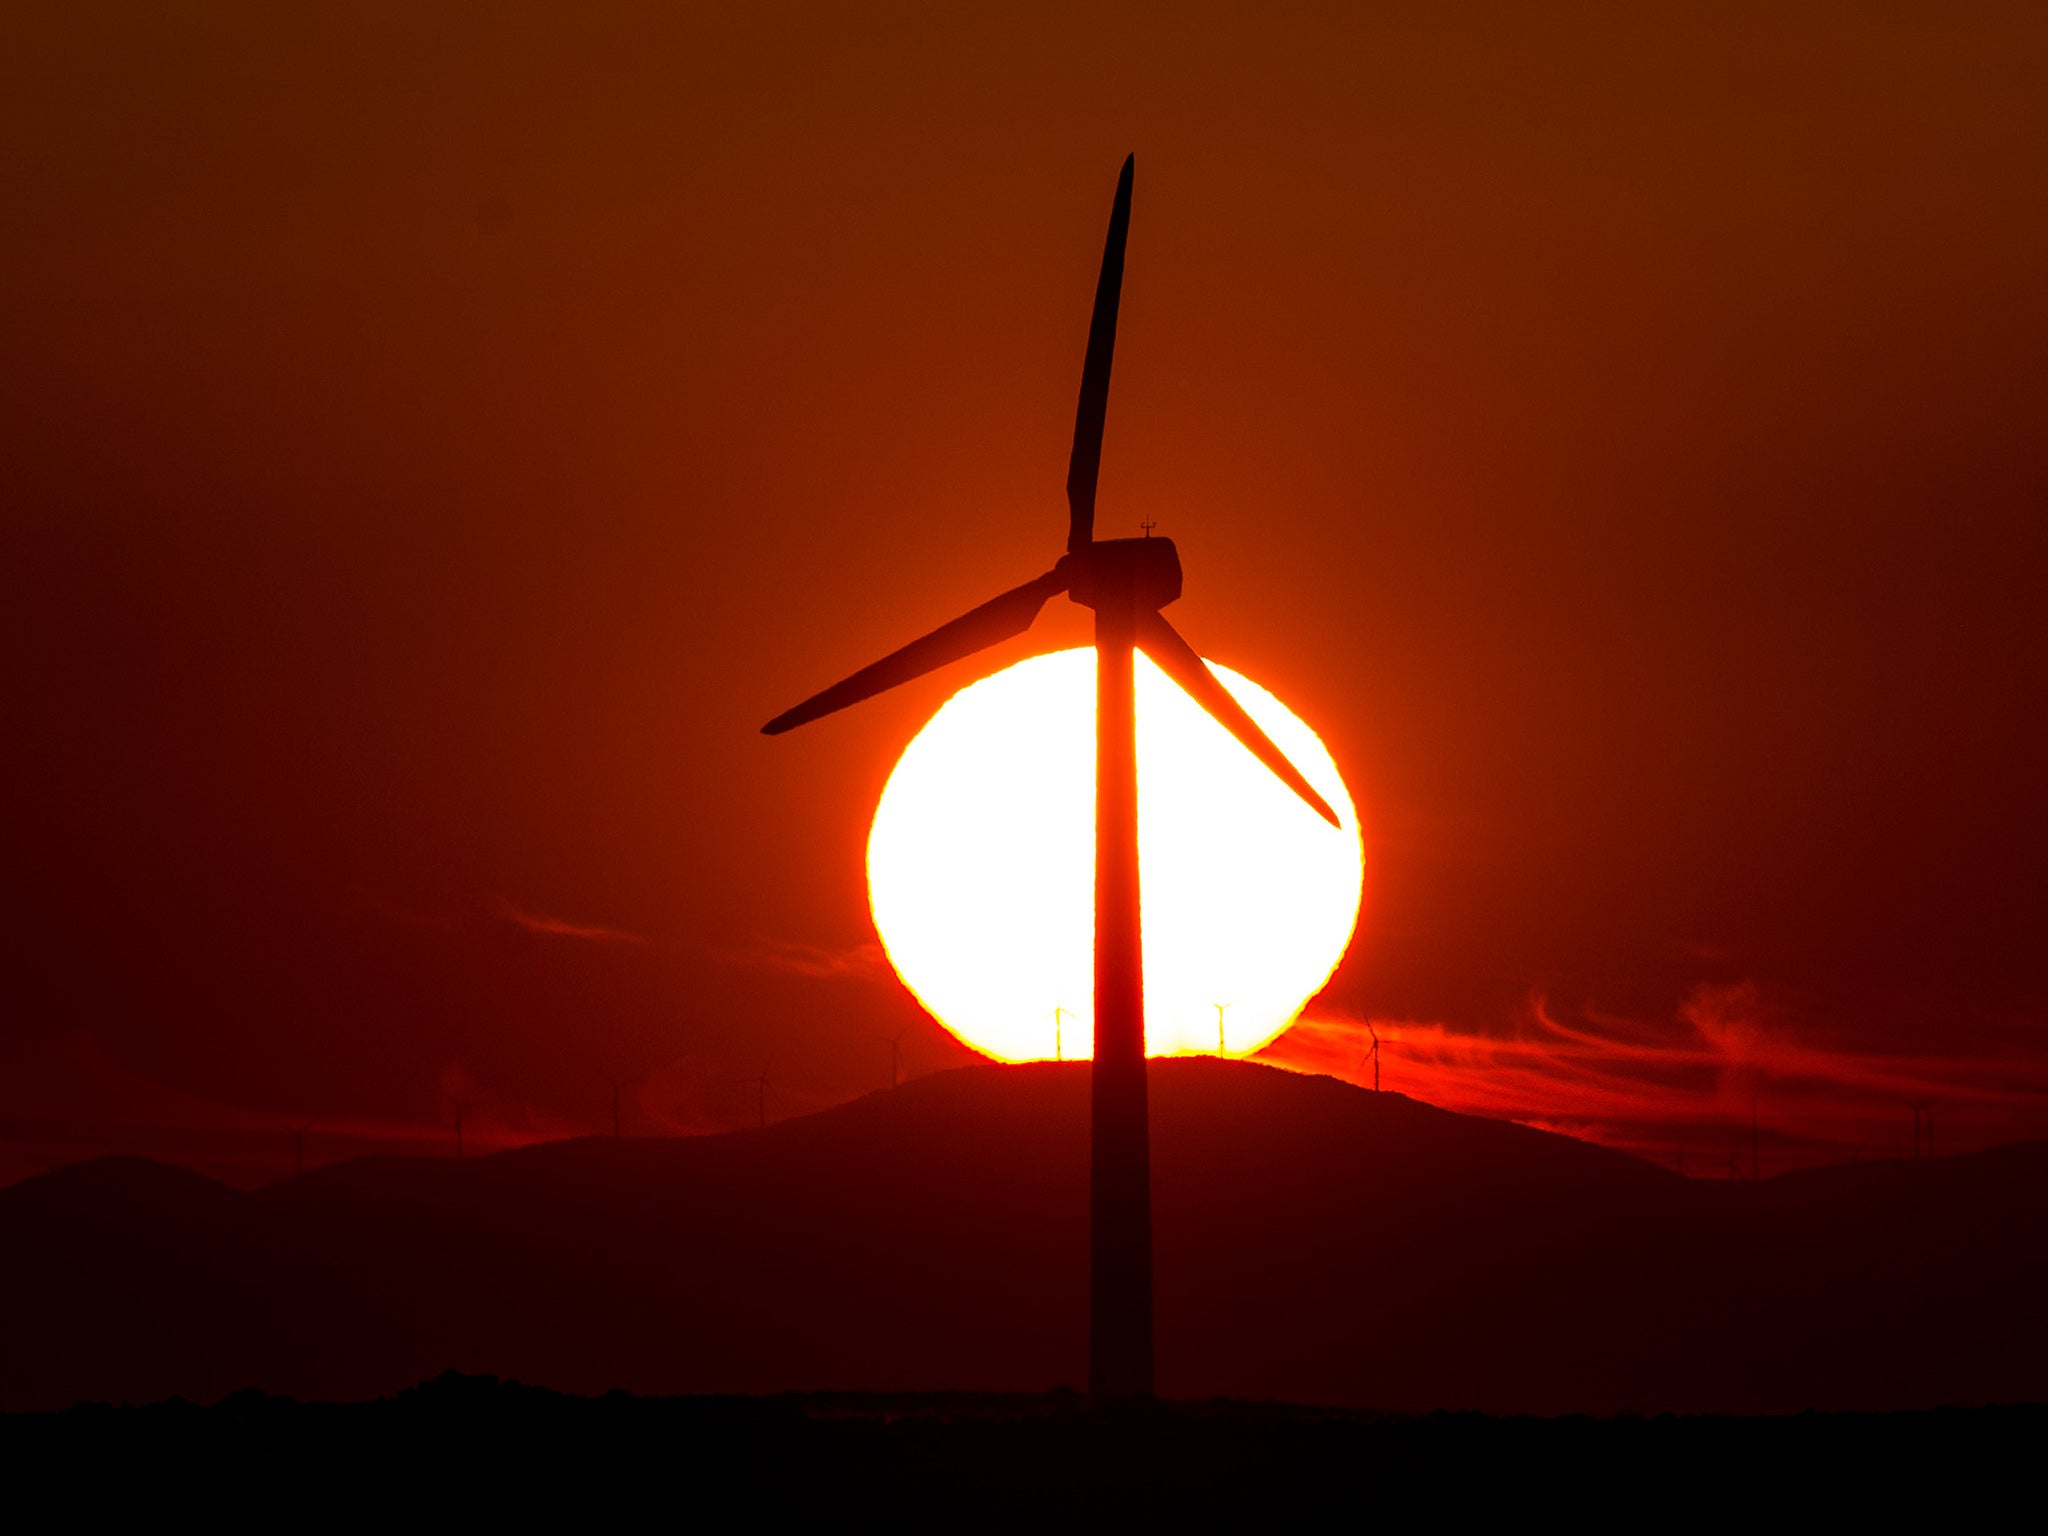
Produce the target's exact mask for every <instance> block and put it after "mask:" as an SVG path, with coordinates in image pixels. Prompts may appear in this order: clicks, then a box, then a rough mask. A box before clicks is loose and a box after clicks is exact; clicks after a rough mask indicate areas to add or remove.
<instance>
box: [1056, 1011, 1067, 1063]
mask: <svg viewBox="0 0 2048 1536" xmlns="http://www.w3.org/2000/svg"><path fill="white" fill-rule="evenodd" d="M1066 1011H1067V1010H1066V1009H1065V1008H1064V1007H1060V1008H1055V1009H1053V1011H1052V1059H1053V1060H1054V1061H1065V1060H1066V1059H1067V1041H1066V1037H1065V1035H1064V1034H1063V1033H1062V1030H1061V1025H1062V1024H1063V1023H1064V1021H1065V1015H1066Z"/></svg>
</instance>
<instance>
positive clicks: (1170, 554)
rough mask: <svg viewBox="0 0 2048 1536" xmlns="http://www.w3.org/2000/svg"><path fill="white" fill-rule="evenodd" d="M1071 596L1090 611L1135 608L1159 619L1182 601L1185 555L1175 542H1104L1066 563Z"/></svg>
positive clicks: (1084, 549) (1078, 552) (1085, 547)
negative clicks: (1168, 607)
mask: <svg viewBox="0 0 2048 1536" xmlns="http://www.w3.org/2000/svg"><path fill="white" fill-rule="evenodd" d="M1061 564H1063V565H1065V566H1066V567H1067V569H1068V571H1069V573H1070V574H1069V582H1068V587H1067V596H1069V597H1070V598H1072V599H1073V600H1074V601H1075V602H1077V603H1079V604H1081V606H1082V607H1084V608H1101V607H1104V606H1105V605H1109V606H1116V605H1121V604H1129V605H1130V606H1131V607H1133V608H1135V609H1137V610H1138V611H1139V612H1141V613H1156V612H1158V611H1159V610H1160V609H1161V608H1164V607H1165V606H1166V605H1167V604H1168V603H1170V602H1172V601H1174V600H1175V599H1176V598H1178V597H1179V596H1180V552H1179V551H1178V550H1176V549H1175V548H1174V547H1173V540H1171V539H1151V538H1146V539H1098V540H1096V541H1095V542H1094V543H1092V544H1084V545H1082V546H1081V548H1079V549H1077V550H1075V551H1074V552H1073V553H1072V554H1070V555H1068V556H1067V557H1066V559H1065V560H1063V561H1061Z"/></svg>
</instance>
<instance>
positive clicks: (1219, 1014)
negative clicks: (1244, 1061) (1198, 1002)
mask: <svg viewBox="0 0 2048 1536" xmlns="http://www.w3.org/2000/svg"><path fill="white" fill-rule="evenodd" d="M1209 1006H1210V1007H1212V1008H1214V1009H1215V1010H1216V1054H1217V1055H1218V1056H1227V1055H1229V1054H1230V1048H1229V1047H1228V1046H1226V1045H1225V1044H1224V1043H1223V1010H1224V1009H1226V1008H1235V1007H1236V1006H1237V1004H1236V1003H1235V1002H1234V1001H1233V1002H1228V1003H1211V1004H1210V1005H1209Z"/></svg>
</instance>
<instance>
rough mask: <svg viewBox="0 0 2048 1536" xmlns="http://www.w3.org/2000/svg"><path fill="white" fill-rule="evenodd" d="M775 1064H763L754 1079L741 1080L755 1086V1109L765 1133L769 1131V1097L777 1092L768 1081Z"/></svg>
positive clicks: (771, 1061)
mask: <svg viewBox="0 0 2048 1536" xmlns="http://www.w3.org/2000/svg"><path fill="white" fill-rule="evenodd" d="M774 1064H775V1063H774V1061H773V1060H772V1059H771V1060H769V1061H767V1062H765V1063H763V1064H762V1067H761V1070H760V1071H759V1072H758V1073H757V1074H755V1075H754V1076H753V1077H743V1078H741V1079H740V1081H741V1082H743V1083H752V1084H753V1085H754V1098H755V1105H754V1107H755V1110H756V1113H757V1115H758V1121H757V1125H758V1128H759V1129H761V1130H764V1131H765V1130H767V1129H768V1095H769V1094H771V1093H774V1092H775V1085H774V1084H773V1083H771V1082H769V1081H768V1068H769V1067H771V1066H773V1065H774ZM776 1097H778V1098H780V1097H781V1095H780V1094H777V1095H776Z"/></svg>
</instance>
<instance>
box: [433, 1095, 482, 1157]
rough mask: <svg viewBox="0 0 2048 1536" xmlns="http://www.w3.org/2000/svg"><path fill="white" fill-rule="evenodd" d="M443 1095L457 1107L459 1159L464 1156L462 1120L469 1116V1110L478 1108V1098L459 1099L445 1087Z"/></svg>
mask: <svg viewBox="0 0 2048 1536" xmlns="http://www.w3.org/2000/svg"><path fill="white" fill-rule="evenodd" d="M441 1097H442V1098H444V1099H446V1100H447V1101H448V1102H449V1104H451V1105H452V1106H454V1109H455V1155H456V1157H457V1158H458V1159H459V1158H460V1157H461V1156H462V1122H463V1121H464V1120H466V1119H467V1118H468V1117H469V1112H470V1111H471V1110H472V1109H475V1108H476V1100H474V1099H458V1098H457V1097H455V1095H454V1094H452V1093H450V1092H449V1091H448V1090H447V1089H445V1088H444V1089H442V1090H441Z"/></svg>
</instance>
